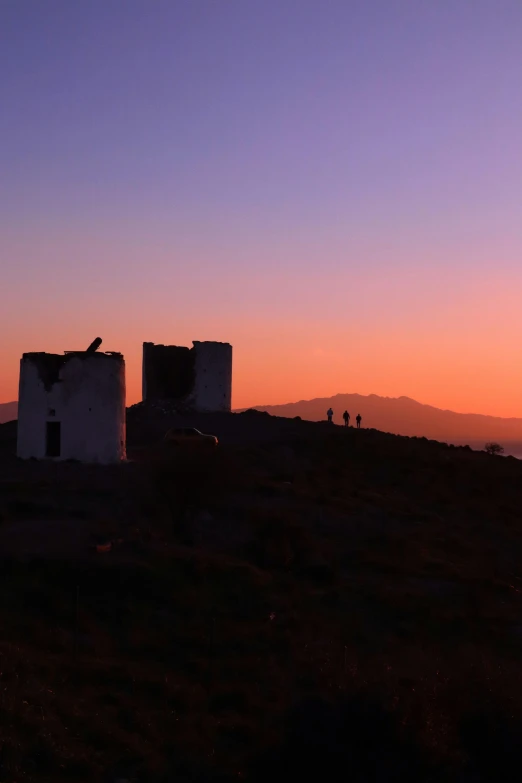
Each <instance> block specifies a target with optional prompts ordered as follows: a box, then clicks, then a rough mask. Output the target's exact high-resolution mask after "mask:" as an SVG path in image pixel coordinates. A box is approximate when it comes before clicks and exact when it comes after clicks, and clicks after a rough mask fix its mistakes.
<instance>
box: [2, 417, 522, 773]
mask: <svg viewBox="0 0 522 783" xmlns="http://www.w3.org/2000/svg"><path fill="white" fill-rule="evenodd" d="M171 426H198V427H199V428H200V429H201V430H203V431H205V432H212V433H213V434H216V435H217V436H218V437H219V439H220V445H219V448H218V450H217V453H216V454H215V455H213V456H211V455H207V456H204V457H196V456H194V455H192V456H185V457H181V458H180V457H179V456H175V455H173V454H172V453H170V452H167V451H165V449H164V447H163V446H162V444H161V437H162V435H163V433H164V431H165V430H166V429H168V428H169V427H171ZM15 432H16V430H15V425H14V424H6V425H1V426H0V470H1V476H0V556H1V558H2V567H1V570H0V580H1V583H2V590H1V592H0V672H1V673H0V773H1V774H0V780H4V779H5V780H49V781H57V780H89V781H95V780H100V781H105V780H107V781H116V780H118V779H124V780H129V781H130V780H134V781H158V782H159V781H172V780H176V781H188V780H190V781H194V780H195V781H207V780H223V781H224V780H227V781H228V780H255V781H266V780H267V778H268V777H269V776H271V775H275V774H278V773H281V774H286V775H287V776H289V775H290V774H292V775H296V776H297V777H303V776H305V775H308V776H313V777H314V778H316V779H317V778H319V776H321V777H322V778H324V779H327V780H343V781H344V780H346V779H348V780H353V781H369V780H372V781H394V780H397V781H408V780H411V781H420V780H422V781H425V780H426V781H431V780H433V781H447V780H450V781H451V780H454V781H466V783H467V782H468V781H470V782H471V781H489V780H493V779H495V780H510V779H512V778H513V776H514V775H517V774H518V773H517V770H518V768H519V766H520V761H521V758H520V756H521V755H522V754H521V751H520V748H521V747H522V746H521V742H520V741H521V739H522V709H521V708H522V689H521V687H520V671H519V670H520V666H519V660H520V654H521V652H522V621H521V609H522V605H521V601H522V568H521V566H520V562H521V554H522V552H521V524H522V463H521V462H519V461H518V460H515V459H512V458H502V457H489V456H488V455H486V454H484V453H476V452H472V451H471V450H469V449H465V448H453V447H449V446H446V445H444V444H437V443H435V442H432V441H426V440H423V439H416V438H411V439H410V438H399V437H396V436H391V435H384V434H383V433H379V432H376V431H372V430H361V431H356V430H354V429H350V430H347V431H346V430H344V429H341V428H337V427H333V426H328V425H327V424H314V423H310V422H301V421H296V420H287V419H278V418H274V417H270V416H267V415H263V414H256V413H245V414H233V415H228V416H227V415H216V416H210V415H208V416H193V415H192V414H190V413H188V412H174V411H171V410H168V409H164V408H163V409H160V408H157V409H155V410H146V409H144V408H143V407H142V406H136V407H135V408H133V409H130V411H129V417H128V443H129V457H130V459H129V462H128V463H126V464H124V465H121V466H117V467H110V468H101V467H96V466H91V467H86V466H82V465H78V464H74V463H68V464H45V463H37V462H28V463H21V462H19V461H18V460H16V459H15V458H14V456H13V454H14V439H15ZM107 543H111V549H110V551H106V552H98V551H96V545H97V544H107Z"/></svg>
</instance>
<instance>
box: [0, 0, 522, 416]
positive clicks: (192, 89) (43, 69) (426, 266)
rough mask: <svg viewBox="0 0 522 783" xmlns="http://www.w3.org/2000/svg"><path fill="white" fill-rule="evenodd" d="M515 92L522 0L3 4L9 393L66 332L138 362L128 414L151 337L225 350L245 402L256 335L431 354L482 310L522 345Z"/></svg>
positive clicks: (280, 395) (3, 244)
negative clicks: (487, 296) (424, 344)
mask: <svg viewBox="0 0 522 783" xmlns="http://www.w3.org/2000/svg"><path fill="white" fill-rule="evenodd" d="M521 76H522V2H520V0H292V1H290V0H1V2H0V139H1V148H0V265H1V269H0V284H1V286H2V294H3V295H2V309H3V313H2V314H0V323H1V325H2V328H3V332H4V334H6V333H7V330H8V331H9V334H10V337H9V340H8V341H7V342H6V344H5V345H4V346H3V347H2V348H1V349H0V350H1V351H2V354H3V355H2V356H0V360H1V363H0V369H1V370H2V372H3V378H4V380H3V382H2V384H0V400H1V399H10V398H13V397H14V396H15V395H16V374H17V364H16V363H17V360H18V358H19V355H20V353H21V351H22V350H31V349H35V350H62V349H70V348H71V347H73V348H75V347H77V346H76V344H75V345H73V346H71V345H69V344H65V343H68V340H67V339H66V337H65V336H64V334H67V332H68V333H69V335H71V337H70V339H71V340H72V341H74V342H75V343H76V342H78V341H80V340H81V341H83V342H85V344H88V342H89V341H90V340H91V339H92V338H93V337H94V336H95V335H96V334H98V333H100V334H102V336H104V335H108V336H109V337H110V338H111V345H109V346H107V347H108V348H115V349H122V350H124V351H125V353H126V355H127V356H128V358H129V360H130V361H131V363H132V362H133V361H135V362H136V367H134V365H132V366H131V367H130V376H129V377H130V390H131V397H132V396H133V395H134V391H133V390H134V385H133V384H136V389H137V386H138V376H139V372H138V370H139V368H138V367H137V364H138V362H139V358H138V354H139V342H140V340H141V339H151V340H156V341H166V342H169V341H170V342H178V341H179V342H181V343H183V342H187V341H188V340H190V339H213V338H216V339H229V340H230V341H231V342H233V343H234V345H235V346H237V348H238V351H239V353H238V354H237V356H238V358H239V361H240V362H241V361H242V357H243V359H244V362H245V363H244V364H243V365H241V364H239V365H238V375H237V381H236V386H235V393H236V394H237V396H236V402H237V404H241V403H243V402H244V401H245V400H246V398H247V397H248V393H247V386H248V384H247V383H246V380H245V378H246V377H247V374H248V373H259V374H260V375H263V376H264V375H265V374H266V369H267V368H266V366H265V364H264V363H263V362H265V359H263V358H260V359H259V362H258V364H257V365H256V364H255V362H254V363H252V359H251V356H250V353H251V352H253V353H254V354H255V352H256V351H258V354H257V355H258V356H259V357H262V356H264V354H263V349H262V347H260V346H259V345H257V343H255V344H254V342H253V341H254V337H255V335H257V334H259V333H260V330H263V329H266V335H267V336H266V339H270V340H272V342H273V345H272V348H271V350H272V352H273V351H275V350H276V349H277V347H278V345H279V342H280V341H279V340H278V334H281V332H282V331H284V330H285V329H286V332H285V334H286V335H287V336H288V345H286V344H285V342H284V340H283V345H282V348H281V350H283V348H284V349H285V350H286V349H288V346H291V345H292V344H294V345H297V344H298V341H299V340H303V341H304V340H307V341H312V336H313V337H314V339H315V338H316V339H317V341H318V342H319V343H320V345H321V346H323V347H324V345H325V344H329V345H330V346H331V344H332V341H334V340H339V341H340V342H339V344H340V345H341V344H342V343H343V341H346V342H347V343H349V344H352V343H353V342H355V341H359V340H361V339H365V330H367V331H368V333H369V332H372V330H375V328H378V329H380V330H381V333H383V332H384V331H386V333H391V334H393V335H394V339H395V341H397V340H399V339H400V340H402V341H403V344H404V345H405V346H406V347H405V348H404V350H407V351H409V353H408V355H410V354H411V356H412V357H415V356H416V355H417V354H418V355H419V358H422V357H421V353H422V351H421V349H420V348H419V345H418V344H416V343H415V340H416V339H417V336H416V335H413V336H412V337H411V340H412V342H411V343H407V339H408V337H407V336H408V334H411V333H412V331H418V330H420V332H421V333H422V334H423V335H424V339H431V338H432V337H433V339H435V335H436V334H437V329H439V330H440V328H443V327H444V325H447V324H448V323H450V324H453V325H454V326H455V329H457V327H458V324H459V308H460V311H461V312H465V313H467V310H466V308H467V307H468V304H469V302H468V299H469V297H470V296H472V297H474V299H473V306H472V307H471V310H469V313H468V315H469V318H472V317H475V316H476V315H477V314H480V312H481V310H482V312H483V313H484V318H485V319H486V320H488V319H490V320H493V321H495V320H498V318H499V317H500V316H502V318H504V321H505V319H506V318H507V319H508V322H509V326H510V332H509V341H510V343H509V345H510V351H513V350H514V345H515V343H514V342H513V331H512V329H513V327H516V329H519V328H520V327H522V321H521V320H518V311H519V309H520V308H518V307H515V303H514V301H513V299H512V292H513V290H515V289H516V288H517V287H518V286H520V284H521V283H522V263H521V261H522V258H521V251H522V221H521V215H520V210H521V204H522V155H521V146H522V143H521V139H522V97H521V96H522V91H521V88H520V80H521ZM470 286H471V287H470ZM488 286H489V287H490V289H488ZM491 286H493V288H492V289H491ZM356 288H357V290H358V293H357V294H356V293H355V289H356ZM488 290H493V292H494V302H495V304H494V306H493V304H491V302H489V304H488V302H487V301H486V302H484V303H483V302H481V299H480V297H483V296H484V291H488ZM451 292H453V294H452V293H451ZM448 297H449V299H448ZM452 297H453V298H452ZM443 312H447V317H443V315H442V314H443ZM466 317H467V316H466ZM448 319H449V320H448ZM481 328H482V327H481ZM307 329H308V330H309V333H308V334H307V333H304V332H306V330H307ZM372 333H373V332H372ZM83 335H85V339H84V337H83ZM426 335H427V338H426ZM370 337H371V335H370ZM370 337H368V339H370ZM457 337H458V335H457ZM486 337H487V334H486V333H484V334H483V333H482V332H481V331H480V329H479V330H478V332H477V341H478V346H479V347H480V344H481V343H482V342H483V340H484V339H485V338H486ZM456 339H457V338H456ZM466 339H467V338H466ZM499 339H500V340H502V339H503V338H502V335H501V334H499V333H498V332H495V341H498V340H499ZM506 339H507V338H506ZM260 340H261V338H260ZM517 340H518V338H517ZM404 341H406V342H404ZM461 342H462V341H461ZM464 343H465V341H464ZM464 343H462V346H461V347H462V352H464V347H463V346H464ZM82 344H83V343H82ZM460 344H461V343H459V345H460ZM416 345H417V347H416ZM133 346H134V347H133ZM133 351H135V354H136V355H135V356H134V354H133ZM383 351H384V349H383ZM415 351H417V354H416V353H415ZM437 351H438V354H437V355H439V358H440V357H442V356H443V347H441V346H440V345H438V347H437V349H436V351H435V352H437ZM385 353H386V351H384V353H383V355H384V354H385ZM479 353H480V351H479V350H478V349H477V355H478V354H479ZM247 355H248V362H250V363H248V362H247ZM267 356H268V354H267ZM512 356H513V354H512V353H511V357H512ZM133 357H134V358H133ZM279 358H280V361H281V363H283V361H284V359H283V357H279ZM266 361H268V359H266ZM512 365H513V362H512V358H511V359H509V361H508V357H507V356H506V365H505V367H504V365H503V368H504V370H505V373H507V375H505V377H504V376H503V381H502V383H503V384H506V385H511V386H512V385H513V378H510V376H509V366H511V367H512ZM241 367H243V370H241ZM474 367H475V365H474ZM388 370H389V368H388ZM388 370H387V372H388V375H389V371H388ZM320 372H322V373H323V376H324V372H325V370H324V368H323V369H321V370H320ZM242 373H243V374H242ZM350 377H351V376H349V375H347V376H346V380H345V381H343V378H344V376H342V374H341V373H340V370H339V368H337V369H336V374H333V375H332V376H331V379H330V380H331V385H338V384H339V383H340V384H341V385H343V383H344V387H343V388H331V389H330V392H331V393H335V392H338V391H363V388H362V387H363V386H364V382H363V381H364V378H363V377H360V378H359V377H357V378H356V380H355V383H356V385H357V386H358V388H355V386H354V383H352V382H348V380H347V379H348V378H350ZM365 377H367V376H365ZM517 377H518V376H517ZM133 379H134V380H133ZM401 379H406V376H405V375H404V373H403V374H402V376H401V375H400V374H399V376H398V377H397V391H398V392H399V393H406V394H407V393H410V394H411V395H412V396H415V394H417V396H419V394H420V395H421V396H422V391H417V390H416V388H414V387H412V386H411V384H410V386H408V387H407V388H405V383H406V380H404V383H403V380H401ZM242 384H243V385H242ZM368 384H370V386H371V388H369V389H368V390H369V391H375V392H377V393H379V392H381V391H382V392H384V391H387V390H388V391H389V389H384V388H383V387H382V385H381V387H379V388H376V386H379V381H378V379H377V378H376V379H375V380H374V379H372V380H371V382H370V380H369V379H368ZM401 384H402V385H401ZM406 385H407V384H406ZM399 387H400V388H399ZM424 388H426V389H429V388H432V387H430V386H429V377H427V379H426V384H425V387H422V389H424ZM300 389H301V393H298V391H297V389H295V390H294V389H290V386H289V383H288V382H287V381H286V380H285V381H284V383H283V386H282V387H281V388H280V389H277V388H272V387H270V390H271V391H270V393H271V394H272V392H273V398H274V399H271V400H269V399H267V398H264V399H258V400H257V401H258V402H270V401H274V402H275V401H286V399H287V398H292V397H295V396H299V397H305V396H309V394H308V392H307V388H302V386H301V387H300ZM324 391H326V390H324ZM469 392H470V395H468V398H467V399H469V400H470V407H474V408H476V407H477V405H478V404H479V400H478V398H477V399H475V398H474V397H473V395H472V394H471V392H472V389H471V388H470V389H469ZM136 393H137V392H136ZM252 393H253V392H252ZM267 394H268V387H267ZM519 396H520V395H519ZM261 397H263V394H261ZM428 397H429V394H427V393H425V394H424V400H423V401H430V402H435V403H436V402H437V399H438V398H437V399H434V398H432V399H428ZM464 399H466V398H465V397H463V400H464ZM249 401H250V402H254V400H250V399H249ZM441 402H442V400H441ZM455 404H456V405H457V406H458V405H460V404H461V403H460V402H459V401H457V402H456V403H455ZM484 404H487V405H491V404H493V397H484ZM462 405H464V401H463V402H462ZM510 405H511V401H510V398H509V399H508V397H502V396H501V395H500V393H499V397H498V405H497V407H496V409H495V410H494V411H491V412H496V413H502V412H503V411H506V412H508V410H509V412H511V413H513V412H515V411H514V408H512V407H510ZM520 414H522V405H521V407H520Z"/></svg>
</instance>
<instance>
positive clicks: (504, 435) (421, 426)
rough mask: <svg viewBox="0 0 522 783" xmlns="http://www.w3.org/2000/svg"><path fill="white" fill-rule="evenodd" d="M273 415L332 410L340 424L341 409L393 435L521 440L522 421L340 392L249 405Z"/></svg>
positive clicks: (318, 415) (319, 414)
mask: <svg viewBox="0 0 522 783" xmlns="http://www.w3.org/2000/svg"><path fill="white" fill-rule="evenodd" d="M252 407H255V408H256V409H257V410H260V411H267V412H268V413H270V414H272V415H274V416H287V417H290V418H292V417H294V416H300V417H301V418H302V419H309V420H311V421H320V420H322V419H325V418H326V411H327V410H328V408H330V407H332V408H333V410H334V422H337V423H338V424H341V423H342V413H343V410H345V409H346V410H348V411H349V412H350V413H351V414H352V417H354V416H355V415H356V414H357V413H360V414H361V416H362V426H363V427H372V428H374V429H378V430H382V431H383V432H391V433H394V434H396V435H409V436H418V437H426V438H431V439H435V440H442V441H449V442H454V443H468V442H470V443H471V442H472V441H474V442H477V443H479V442H482V445H483V443H485V442H486V441H488V440H497V441H500V442H514V441H522V418H501V417H499V416H488V415H484V414H481V413H456V412H455V411H450V410H443V409H441V408H436V407H434V406H433V405H426V404H424V403H421V402H418V400H414V399H412V398H411V397H406V396H405V395H402V396H400V397H381V396H379V395H378V394H368V395H364V394H354V393H344V394H343V393H339V394H335V395H333V396H331V397H318V398H315V399H312V400H300V401H299V402H289V403H285V404H282V405H256V406H252ZM355 408H357V410H355Z"/></svg>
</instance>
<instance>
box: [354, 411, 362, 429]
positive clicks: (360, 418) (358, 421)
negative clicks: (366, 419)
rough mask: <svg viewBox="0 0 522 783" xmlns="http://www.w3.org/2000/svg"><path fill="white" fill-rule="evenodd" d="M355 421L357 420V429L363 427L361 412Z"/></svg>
mask: <svg viewBox="0 0 522 783" xmlns="http://www.w3.org/2000/svg"><path fill="white" fill-rule="evenodd" d="M355 421H356V422H357V429H358V430H360V429H361V421H362V416H361V414H360V413H358V414H357V418H356V419H355Z"/></svg>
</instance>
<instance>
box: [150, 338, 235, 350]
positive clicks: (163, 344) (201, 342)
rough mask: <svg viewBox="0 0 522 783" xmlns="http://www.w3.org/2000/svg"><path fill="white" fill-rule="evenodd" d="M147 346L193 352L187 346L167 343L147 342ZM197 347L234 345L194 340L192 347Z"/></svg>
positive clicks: (219, 341)
mask: <svg viewBox="0 0 522 783" xmlns="http://www.w3.org/2000/svg"><path fill="white" fill-rule="evenodd" d="M146 345H153V346H154V348H186V349H187V350H189V351H190V350H191V348H189V347H188V346H187V345H174V344H167V345H165V343H153V342H149V341H146V340H145V341H144V342H143V346H144V347H145V346H146ZM196 345H228V346H230V348H232V343H226V342H222V341H221V340H192V347H194V346H196Z"/></svg>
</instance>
